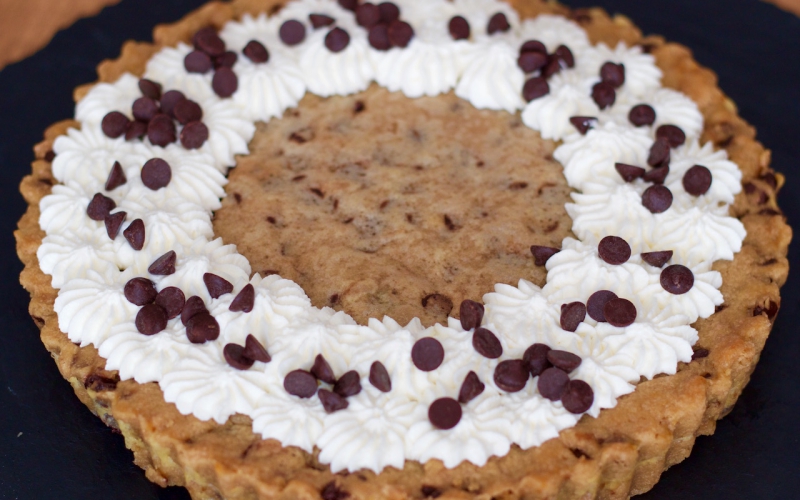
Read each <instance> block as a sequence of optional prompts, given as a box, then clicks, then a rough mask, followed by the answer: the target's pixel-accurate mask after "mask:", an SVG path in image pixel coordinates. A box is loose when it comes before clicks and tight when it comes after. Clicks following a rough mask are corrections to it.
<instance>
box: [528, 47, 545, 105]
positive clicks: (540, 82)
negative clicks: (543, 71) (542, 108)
mask: <svg viewBox="0 0 800 500" xmlns="http://www.w3.org/2000/svg"><path fill="white" fill-rule="evenodd" d="M531 53H532V54H536V53H537V52H531ZM549 93H550V84H549V83H547V80H545V79H544V78H542V77H541V76H536V77H534V78H530V79H528V81H526V82H525V85H523V86H522V97H523V99H525V101H527V102H531V101H533V100H534V99H538V98H540V97H542V96H546V95H547V94H549Z"/></svg>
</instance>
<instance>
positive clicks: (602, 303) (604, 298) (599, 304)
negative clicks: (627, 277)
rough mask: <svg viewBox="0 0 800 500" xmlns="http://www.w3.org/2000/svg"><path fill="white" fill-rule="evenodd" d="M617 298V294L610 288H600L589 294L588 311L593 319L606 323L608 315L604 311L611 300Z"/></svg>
mask: <svg viewBox="0 0 800 500" xmlns="http://www.w3.org/2000/svg"><path fill="white" fill-rule="evenodd" d="M616 298H617V294H616V293H614V292H612V291H609V290H599V291H597V292H594V293H593V294H591V295H590V296H589V300H587V301H586V312H587V313H588V314H589V317H591V318H592V319H593V320H595V321H597V322H599V323H605V321H606V315H605V313H604V312H603V310H604V308H605V307H606V304H607V303H608V301H609V300H613V299H616Z"/></svg>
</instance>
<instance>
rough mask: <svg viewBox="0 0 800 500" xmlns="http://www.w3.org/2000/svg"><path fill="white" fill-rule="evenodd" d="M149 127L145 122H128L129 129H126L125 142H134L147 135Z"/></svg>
mask: <svg viewBox="0 0 800 500" xmlns="http://www.w3.org/2000/svg"><path fill="white" fill-rule="evenodd" d="M147 125H148V124H147V123H145V122H140V121H136V120H133V121H130V122H128V127H127V128H126V129H125V140H126V141H133V140H135V139H141V138H142V137H144V136H145V135H147Z"/></svg>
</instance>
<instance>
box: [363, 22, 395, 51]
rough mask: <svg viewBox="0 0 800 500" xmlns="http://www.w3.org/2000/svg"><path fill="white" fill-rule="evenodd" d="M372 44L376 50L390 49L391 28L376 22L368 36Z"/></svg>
mask: <svg viewBox="0 0 800 500" xmlns="http://www.w3.org/2000/svg"><path fill="white" fill-rule="evenodd" d="M367 39H368V40H369V44H370V46H371V47H372V48H373V49H375V50H389V49H390V48H392V44H391V42H389V28H388V27H387V26H386V25H385V24H376V25H375V26H373V27H372V28H370V30H369V35H368V36H367Z"/></svg>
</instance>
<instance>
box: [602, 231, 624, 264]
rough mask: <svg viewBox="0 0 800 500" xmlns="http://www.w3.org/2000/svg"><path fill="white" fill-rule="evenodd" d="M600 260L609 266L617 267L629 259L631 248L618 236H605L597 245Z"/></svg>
mask: <svg viewBox="0 0 800 500" xmlns="http://www.w3.org/2000/svg"><path fill="white" fill-rule="evenodd" d="M597 253H599V254H600V258H601V259H603V260H604V261H606V262H608V263H609V264H611V265H615V266H618V265H620V264H624V263H626V262H628V259H630V258H631V246H630V245H628V242H627V241H625V240H624V239H622V238H620V237H619V236H606V237H605V238H603V239H602V240H600V244H599V245H597Z"/></svg>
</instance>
